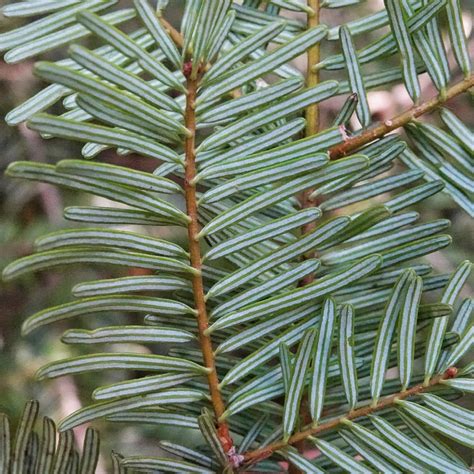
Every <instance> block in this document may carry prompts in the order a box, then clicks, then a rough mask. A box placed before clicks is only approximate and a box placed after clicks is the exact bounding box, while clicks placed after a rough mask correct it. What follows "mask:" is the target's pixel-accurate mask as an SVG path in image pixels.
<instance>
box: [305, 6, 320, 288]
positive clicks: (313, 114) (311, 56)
mask: <svg viewBox="0 0 474 474" xmlns="http://www.w3.org/2000/svg"><path fill="white" fill-rule="evenodd" d="M308 6H309V7H310V8H311V10H312V13H311V14H308V20H307V27H308V28H314V27H315V26H318V25H319V21H320V19H319V14H320V8H319V6H320V5H319V0H308ZM306 57H307V66H306V86H307V87H314V86H316V85H318V83H319V71H318V70H315V68H314V67H313V66H314V65H316V64H318V63H319V59H320V46H319V43H316V44H315V45H314V46H312V47H311V48H309V49H308V52H307V55H306ZM305 115H306V130H305V136H306V137H310V136H311V135H315V134H316V133H318V131H319V105H318V104H317V103H316V104H311V105H309V106H308V107H307V108H306V111H305ZM310 195H311V190H307V191H304V192H303V194H302V196H301V208H302V209H307V208H309V207H315V206H316V202H314V200H312V199H311V198H310ZM315 226H316V223H314V222H310V223H308V224H305V225H304V226H303V228H302V232H303V234H306V233H307V232H310V231H311V230H313V229H314V228H315ZM313 280H314V275H312V274H310V275H307V276H306V277H305V278H304V279H303V280H302V282H301V283H302V284H303V285H308V284H309V283H312V281H313Z"/></svg>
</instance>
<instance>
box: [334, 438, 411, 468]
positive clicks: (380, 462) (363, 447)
mask: <svg viewBox="0 0 474 474" xmlns="http://www.w3.org/2000/svg"><path fill="white" fill-rule="evenodd" d="M339 434H340V435H341V437H342V439H344V441H345V442H346V443H347V444H348V445H349V446H351V447H352V448H354V449H355V451H356V452H357V453H359V454H360V455H361V456H362V457H363V458H364V460H365V461H367V462H368V463H370V464H372V465H373V466H374V467H375V468H377V471H378V472H384V473H387V474H402V473H401V471H399V470H398V469H397V468H396V467H395V466H394V465H392V464H390V463H389V462H388V461H387V460H386V459H384V458H383V457H382V456H379V455H378V454H377V453H376V452H375V451H374V450H373V449H372V448H371V446H370V445H368V444H366V443H364V441H363V440H362V439H360V438H357V437H356V436H354V435H353V434H352V433H351V432H350V431H348V430H340V431H339Z"/></svg>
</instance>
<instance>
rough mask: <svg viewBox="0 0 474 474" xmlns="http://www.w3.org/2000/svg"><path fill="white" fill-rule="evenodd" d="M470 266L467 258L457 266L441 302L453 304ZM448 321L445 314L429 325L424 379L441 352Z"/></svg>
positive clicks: (428, 375) (427, 376)
mask: <svg viewBox="0 0 474 474" xmlns="http://www.w3.org/2000/svg"><path fill="white" fill-rule="evenodd" d="M471 268H472V264H471V262H469V261H467V260H466V261H464V262H462V263H461V264H460V265H459V266H458V268H457V269H456V271H455V272H454V273H453V274H452V276H451V278H450V279H449V282H448V284H447V285H446V287H445V289H444V291H443V295H442V297H441V302H442V303H446V304H450V305H451V306H452V305H453V304H454V302H455V299H456V297H457V296H458V294H459V292H460V291H461V289H462V287H463V285H464V283H465V281H466V280H467V278H468V277H469V274H470V272H471ZM448 322H449V318H448V317H447V316H445V317H443V318H438V319H436V320H435V321H434V322H433V325H432V327H431V331H430V333H429V336H428V341H427V345H426V356H425V381H427V380H429V379H430V378H431V376H432V375H433V374H434V373H435V370H436V367H437V364H438V361H439V357H440V354H441V344H442V341H443V339H444V335H445V333H446V329H447V326H448Z"/></svg>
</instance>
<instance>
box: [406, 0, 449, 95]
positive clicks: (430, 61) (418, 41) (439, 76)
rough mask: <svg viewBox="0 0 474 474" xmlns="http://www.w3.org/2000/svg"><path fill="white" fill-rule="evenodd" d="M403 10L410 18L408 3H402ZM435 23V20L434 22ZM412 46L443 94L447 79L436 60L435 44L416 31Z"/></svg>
mask: <svg viewBox="0 0 474 474" xmlns="http://www.w3.org/2000/svg"><path fill="white" fill-rule="evenodd" d="M403 8H405V12H406V14H407V15H408V16H410V17H412V16H413V15H414V14H415V10H414V8H413V7H412V5H411V4H410V2H406V1H405V2H404V3H403ZM434 21H436V19H435V20H434ZM413 45H414V47H415V49H416V51H417V52H418V56H419V57H420V58H421V60H422V61H423V62H424V64H425V66H426V70H427V72H428V74H429V75H430V77H431V80H432V81H433V83H434V84H435V86H436V88H437V89H438V90H439V91H442V93H444V91H445V89H446V86H447V83H448V78H447V77H446V75H445V74H444V70H443V66H442V65H441V64H440V61H439V59H438V57H437V56H438V50H437V46H436V44H431V43H430V41H429V39H428V36H427V34H426V32H425V31H422V30H417V31H415V32H413Z"/></svg>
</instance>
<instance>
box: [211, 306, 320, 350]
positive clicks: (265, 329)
mask: <svg viewBox="0 0 474 474" xmlns="http://www.w3.org/2000/svg"><path fill="white" fill-rule="evenodd" d="M312 309H313V308H311V309H309V308H308V305H305V306H302V307H300V308H298V310H293V311H289V312H288V313H284V314H280V315H277V316H273V317H270V318H268V319H266V320H264V321H262V322H261V323H258V324H252V325H251V326H250V327H248V328H246V329H244V330H242V331H239V332H238V333H236V334H233V335H232V336H230V337H229V338H227V339H226V340H225V341H224V342H222V343H221V344H219V346H218V347H217V349H216V350H215V354H216V355H217V354H221V353H224V352H231V351H235V350H236V349H239V348H241V347H242V346H245V345H247V344H250V343H251V342H252V341H255V340H262V339H263V338H264V337H265V336H266V335H268V334H269V333H273V332H274V331H276V330H278V329H280V328H281V327H285V326H288V325H289V324H292V323H295V322H297V321H300V320H302V319H304V318H306V317H307V316H308V315H310V314H312V311H311V310H312ZM314 309H316V308H314ZM313 312H314V311H313Z"/></svg>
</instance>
